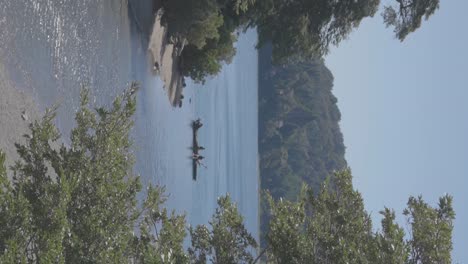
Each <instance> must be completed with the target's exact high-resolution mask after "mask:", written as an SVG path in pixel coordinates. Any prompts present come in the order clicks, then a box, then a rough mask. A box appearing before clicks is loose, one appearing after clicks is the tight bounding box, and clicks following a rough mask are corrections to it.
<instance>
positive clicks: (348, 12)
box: [162, 0, 439, 82]
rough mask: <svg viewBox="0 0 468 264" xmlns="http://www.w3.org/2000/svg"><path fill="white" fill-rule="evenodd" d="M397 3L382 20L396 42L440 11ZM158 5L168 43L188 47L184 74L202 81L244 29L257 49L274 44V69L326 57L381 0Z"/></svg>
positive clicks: (432, 1)
mask: <svg viewBox="0 0 468 264" xmlns="http://www.w3.org/2000/svg"><path fill="white" fill-rule="evenodd" d="M395 2H396V3H397V4H398V5H399V6H398V9H397V8H395V7H392V6H385V7H384V11H383V14H382V15H383V18H384V23H385V24H386V25H387V26H394V27H395V33H396V36H397V38H398V39H400V40H403V39H404V38H405V37H406V36H407V35H408V34H409V33H411V32H414V31H415V30H416V29H417V28H419V27H420V25H421V19H422V17H423V16H424V17H425V18H426V19H427V18H428V17H429V16H431V15H432V14H433V13H434V12H435V10H437V9H438V7H439V0H395ZM162 5H163V7H164V14H163V17H162V22H163V23H164V24H165V25H166V26H167V27H168V33H169V36H170V38H171V39H173V40H174V41H175V42H179V43H186V44H187V45H185V47H186V48H185V49H184V51H183V53H182V55H181V57H182V59H181V70H182V73H183V75H184V76H188V77H191V78H192V79H193V80H195V81H197V82H204V81H205V78H206V77H207V76H209V75H215V74H217V73H218V72H219V71H220V69H221V67H222V65H223V63H230V61H231V58H232V56H233V55H234V54H235V48H234V42H235V41H236V39H237V37H236V36H237V34H238V33H239V32H240V31H242V30H245V29H246V28H249V27H252V28H256V29H257V30H258V35H259V42H258V47H260V48H261V47H263V46H264V45H265V44H267V43H272V57H273V62H274V63H275V64H285V63H289V62H292V61H308V60H311V59H314V58H320V57H321V56H323V55H324V54H327V53H328V50H329V47H330V46H332V45H338V44H339V43H340V42H341V41H342V40H343V39H346V38H347V37H348V36H349V34H350V33H351V32H352V31H353V29H355V28H357V27H358V26H359V24H360V22H361V21H362V20H363V19H364V18H366V17H372V16H374V14H375V13H376V12H377V10H378V8H379V5H380V0H359V1H355V0H339V1H329V0H317V1H310V0H292V1H283V0H262V1H256V0H199V1H193V0H163V2H162ZM396 9H397V10H398V11H396Z"/></svg>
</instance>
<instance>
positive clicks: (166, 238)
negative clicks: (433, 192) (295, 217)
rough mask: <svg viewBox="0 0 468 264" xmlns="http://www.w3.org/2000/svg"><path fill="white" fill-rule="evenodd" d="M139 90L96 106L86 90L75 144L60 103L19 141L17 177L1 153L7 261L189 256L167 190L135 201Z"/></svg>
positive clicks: (0, 239) (1, 248)
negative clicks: (61, 118) (67, 135)
mask: <svg viewBox="0 0 468 264" xmlns="http://www.w3.org/2000/svg"><path fill="white" fill-rule="evenodd" d="M136 90H137V86H136V85H135V84H133V85H132V86H131V87H130V88H129V89H128V90H126V91H125V92H124V93H123V95H122V96H120V97H117V98H116V99H115V100H114V103H113V105H112V107H111V108H110V109H105V108H97V109H96V111H92V110H91V109H90V107H89V105H88V98H89V97H88V92H87V90H83V92H82V95H81V107H80V110H79V111H78V112H77V114H76V122H77V126H76V128H74V129H73V130H72V132H71V139H70V144H69V146H67V145H65V144H61V145H59V139H60V134H59V132H58V130H57V128H56V127H55V125H54V123H53V119H54V117H55V110H54V109H53V110H49V111H47V113H46V114H45V116H44V117H43V119H42V120H40V121H37V122H35V123H33V124H31V126H30V129H31V134H30V135H28V136H27V143H26V144H25V145H17V151H18V154H19V156H20V158H21V159H20V160H19V161H17V162H16V163H15V165H14V166H13V168H12V170H13V179H11V181H10V180H9V179H8V178H7V176H6V172H5V171H6V170H5V168H4V166H3V162H4V155H3V154H0V185H1V186H0V225H1V226H2V228H1V230H0V262H1V263H108V262H112V263H126V262H130V261H133V262H136V263H143V262H149V261H148V260H158V259H161V258H162V256H167V255H168V254H169V252H170V253H171V255H172V256H173V258H174V259H175V260H177V261H179V260H180V261H179V262H177V263H186V260H187V259H188V258H187V256H186V255H185V253H184V252H183V250H182V242H183V239H184V237H185V230H184V226H185V218H184V217H183V216H177V215H175V214H173V213H172V214H169V213H167V211H166V210H165V209H162V208H160V205H161V204H162V202H163V201H164V199H163V190H162V189H161V188H153V187H151V186H149V187H148V190H147V195H146V197H145V198H146V200H145V202H143V204H142V205H141V206H138V203H137V198H136V195H137V194H138V193H139V192H140V190H141V184H140V180H139V177H138V176H137V175H133V174H132V171H133V160H134V158H133V155H132V151H131V146H132V144H131V140H130V137H129V134H130V129H131V127H132V125H133V120H132V115H133V114H134V112H135V105H136V101H135V96H134V94H135V91H136ZM150 224H152V225H151V226H150ZM135 227H136V228H138V229H139V230H140V235H139V236H138V235H135V234H134V233H135V232H134V230H135ZM151 228H152V229H151ZM158 263H164V262H158Z"/></svg>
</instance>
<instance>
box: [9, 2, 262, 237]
mask: <svg viewBox="0 0 468 264" xmlns="http://www.w3.org/2000/svg"><path fill="white" fill-rule="evenodd" d="M152 2H153V1H151V0H147V1H146V0H134V1H131V2H130V4H131V8H130V9H129V5H128V4H127V1H126V0H100V1H96V0H21V1H20V0H0V27H1V28H2V30H1V31H0V59H1V61H2V63H3V64H4V65H5V66H6V67H7V68H8V70H9V76H10V77H11V78H12V79H13V81H14V82H15V84H16V86H17V87H19V89H22V90H24V91H27V92H30V93H31V94H33V96H34V97H35V98H36V100H37V102H38V103H39V104H40V105H41V106H42V107H45V106H50V105H52V104H56V103H59V104H60V105H61V108H60V112H59V114H58V125H59V128H60V129H61V131H63V132H67V131H69V130H70V128H71V127H72V125H73V114H74V111H75V110H76V108H77V107H78V99H79V91H80V89H81V86H82V85H87V86H88V87H90V88H92V94H93V95H94V101H95V102H96V103H98V104H109V103H110V101H111V100H112V99H113V98H114V97H115V96H116V95H117V94H119V93H120V92H121V91H122V89H123V88H124V87H125V86H126V84H128V83H129V82H130V81H132V80H137V81H139V82H140V83H141V85H142V87H141V90H140V93H139V95H138V109H137V116H136V126H135V129H134V135H135V145H136V155H137V160H138V162H137V164H136V167H137V170H138V171H139V172H140V173H141V175H142V178H143V179H144V180H145V181H146V182H154V183H160V184H164V185H166V186H167V190H168V192H169V193H170V194H171V196H170V198H169V201H168V205H169V206H170V207H172V208H175V209H177V210H179V211H186V212H187V217H188V219H189V221H190V223H191V224H197V223H206V222H207V220H208V218H209V217H210V215H211V214H212V213H213V212H214V208H215V205H216V198H217V197H218V196H219V195H221V194H224V193H226V192H229V193H231V195H232V196H233V197H234V198H235V200H236V201H238V202H239V207H240V209H241V212H242V213H243V214H244V215H245V216H246V221H247V226H248V228H249V230H251V231H252V232H253V233H254V234H255V235H257V234H258V233H257V212H258V206H257V204H258V195H257V194H258V180H257V174H258V171H257V88H256V87H257V56H256V51H255V49H254V47H253V43H254V42H255V40H256V34H255V33H254V32H249V33H247V34H246V35H243V36H241V37H240V41H239V43H238V55H237V56H236V58H235V59H234V61H233V63H232V64H231V65H229V67H226V68H225V69H224V70H223V72H222V73H221V74H220V75H219V76H218V77H216V78H214V79H213V80H211V81H209V82H208V83H207V85H205V86H203V87H202V86H198V85H194V84H191V83H190V82H189V83H188V86H187V88H186V89H185V91H184V95H185V102H184V106H183V107H182V108H180V109H179V108H177V109H175V108H172V107H171V106H170V104H169V101H168V100H167V95H166V94H165V92H164V90H163V89H162V83H161V81H160V80H159V79H158V78H155V77H154V76H152V75H151V74H150V71H149V69H148V67H147V66H148V63H147V57H146V56H147V53H146V47H147V43H146V41H147V35H146V33H147V32H148V30H149V29H148V27H149V25H152V21H151V20H152V18H153V13H152ZM136 17H138V20H137V21H138V22H136V21H135V18H136ZM189 99H191V101H192V103H189V102H188V101H189ZM198 116H200V117H201V118H202V119H203V120H204V121H205V126H204V127H203V129H202V130H201V131H200V140H201V142H203V145H204V146H205V147H206V148H207V150H206V154H205V156H206V163H207V165H208V168H207V169H203V170H201V171H200V173H199V180H198V181H197V182H194V181H192V175H191V161H190V159H189V156H190V150H189V147H190V145H191V129H190V127H189V124H190V121H191V120H192V119H194V118H196V117H198ZM65 136H68V135H67V134H65Z"/></svg>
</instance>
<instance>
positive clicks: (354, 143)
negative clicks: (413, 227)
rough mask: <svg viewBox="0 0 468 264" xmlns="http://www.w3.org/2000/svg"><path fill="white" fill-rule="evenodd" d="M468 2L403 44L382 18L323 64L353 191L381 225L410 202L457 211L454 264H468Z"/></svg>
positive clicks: (451, 4)
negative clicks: (385, 213) (387, 212)
mask: <svg viewBox="0 0 468 264" xmlns="http://www.w3.org/2000/svg"><path fill="white" fill-rule="evenodd" d="M466 10H468V1H462V0H452V1H441V6H440V9H439V10H438V11H436V13H435V14H434V15H433V16H432V17H431V18H430V19H429V21H424V22H423V23H422V26H421V28H420V29H419V30H418V31H416V32H414V33H412V34H410V35H409V36H408V37H407V39H406V40H405V41H404V42H403V43H401V42H400V41H398V40H397V39H395V38H394V35H393V31H392V29H391V28H385V25H384V24H383V21H382V18H381V16H380V12H381V11H379V12H378V14H376V15H375V16H374V18H369V19H366V20H364V21H363V22H362V23H361V25H360V27H359V28H358V29H357V30H355V31H354V32H353V33H352V34H351V35H350V36H349V38H348V39H347V40H345V41H343V42H342V43H341V44H340V45H339V47H334V48H332V49H331V52H330V54H329V55H327V57H326V58H325V61H326V64H327V66H328V67H329V68H330V70H331V71H332V72H333V75H334V77H335V81H334V94H335V95H336V96H337V98H338V106H339V108H340V110H341V113H342V120H341V129H342V132H343V134H344V141H345V145H346V147H347V149H346V158H347V161H348V164H349V166H350V167H351V169H352V171H353V175H354V185H355V187H356V188H357V189H358V190H359V191H360V192H361V193H362V195H363V197H364V201H365V204H366V209H367V210H368V212H370V213H371V214H372V216H373V219H374V226H380V219H381V218H380V216H379V213H378V212H379V211H380V210H382V209H383V208H384V206H387V207H390V208H394V209H395V211H396V213H397V214H399V215H400V217H399V218H398V220H399V222H400V224H402V226H403V227H404V228H405V229H406V230H408V226H407V225H406V224H405V218H404V217H403V216H401V215H402V211H403V209H404V208H405V207H406V202H407V200H408V197H409V196H411V195H413V196H417V195H423V198H424V199H425V200H426V202H428V203H429V204H431V205H432V206H437V202H438V198H439V197H440V196H442V195H444V194H445V193H448V194H450V195H452V196H453V197H454V208H455V212H456V214H457V215H456V220H455V229H454V238H453V241H454V251H453V255H452V257H453V263H468V250H466V249H468V205H467V204H468V190H467V189H468V138H467V136H468V85H467V80H466V78H467V77H468V50H467V48H468V30H467V29H466V28H465V27H466V26H468V16H467V15H466Z"/></svg>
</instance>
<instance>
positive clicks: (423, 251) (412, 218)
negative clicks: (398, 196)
mask: <svg viewBox="0 0 468 264" xmlns="http://www.w3.org/2000/svg"><path fill="white" fill-rule="evenodd" d="M404 214H405V215H406V216H407V218H408V223H409V224H410V226H411V232H412V233H411V236H412V237H411V240H410V241H409V245H410V247H411V254H410V262H409V263H412V264H413V263H414V264H418V263H444V264H445V263H452V260H451V255H450V252H451V251H452V231H453V220H454V219H455V212H454V210H453V207H452V197H451V196H449V195H446V196H443V197H441V198H440V199H439V208H432V207H431V206H429V205H428V204H427V203H426V202H425V201H424V200H423V199H422V197H421V196H419V197H417V198H415V197H410V199H409V200H408V207H407V208H406V209H405V211H404Z"/></svg>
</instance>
